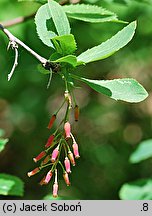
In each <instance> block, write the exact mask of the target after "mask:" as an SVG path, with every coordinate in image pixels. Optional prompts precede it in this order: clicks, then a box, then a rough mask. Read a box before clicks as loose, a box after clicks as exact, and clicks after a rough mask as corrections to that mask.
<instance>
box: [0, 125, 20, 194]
mask: <svg viewBox="0 0 152 216" xmlns="http://www.w3.org/2000/svg"><path fill="white" fill-rule="evenodd" d="M4 135H5V132H4V130H2V129H0V152H1V151H3V150H4V148H5V144H6V143H7V142H8V139H4V138H2V136H4ZM23 188H24V183H23V182H22V180H21V179H19V178H18V177H16V176H12V175H8V174H3V173H0V195H5V196H6V195H12V196H23V192H24V189H23Z"/></svg>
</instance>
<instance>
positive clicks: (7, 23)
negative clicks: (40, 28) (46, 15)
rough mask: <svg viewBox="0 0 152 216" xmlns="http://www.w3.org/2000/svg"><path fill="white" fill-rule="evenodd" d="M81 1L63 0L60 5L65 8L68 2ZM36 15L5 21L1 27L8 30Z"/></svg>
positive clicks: (76, 0) (77, 0)
mask: <svg viewBox="0 0 152 216" xmlns="http://www.w3.org/2000/svg"><path fill="white" fill-rule="evenodd" d="M80 1H81V0H61V1H60V2H59V4H60V5H62V6H63V5H65V4H67V3H68V2H70V3H71V4H76V3H79V2H80ZM35 14H36V13H32V14H30V15H28V16H21V17H17V18H15V19H12V20H7V21H3V22H0V23H1V25H2V26H3V27H5V28H8V27H11V26H14V25H17V24H20V23H23V22H25V21H28V20H29V19H32V18H33V17H35Z"/></svg>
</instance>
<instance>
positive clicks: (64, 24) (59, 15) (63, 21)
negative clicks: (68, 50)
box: [48, 0, 70, 35]
mask: <svg viewBox="0 0 152 216" xmlns="http://www.w3.org/2000/svg"><path fill="white" fill-rule="evenodd" d="M48 5H49V9H50V13H51V17H52V19H53V22H54V25H55V27H56V30H57V32H58V34H59V35H67V34H70V24H69V21H68V19H67V16H66V14H65V12H64V11H63V9H62V6H60V5H59V4H58V3H57V2H55V1H53V0H48Z"/></svg>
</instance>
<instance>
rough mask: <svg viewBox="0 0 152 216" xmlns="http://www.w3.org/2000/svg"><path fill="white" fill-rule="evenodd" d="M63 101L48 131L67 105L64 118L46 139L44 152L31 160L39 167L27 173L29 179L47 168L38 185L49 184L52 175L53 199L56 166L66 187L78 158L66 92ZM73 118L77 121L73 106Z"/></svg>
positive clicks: (70, 106)
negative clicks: (60, 170)
mask: <svg viewBox="0 0 152 216" xmlns="http://www.w3.org/2000/svg"><path fill="white" fill-rule="evenodd" d="M64 96H65V99H64V101H63V103H62V105H61V107H60V108H59V109H58V111H57V112H56V114H54V115H52V117H51V119H50V122H49V124H48V127H47V128H48V129H51V128H52V126H53V124H54V122H55V120H56V118H57V114H58V112H59V111H60V109H61V108H62V107H63V105H65V103H66V104H67V108H66V111H65V116H64V118H63V119H62V121H61V122H60V124H59V125H58V128H57V129H56V130H55V132H54V133H52V134H51V135H50V137H49V138H48V140H47V142H46V144H45V147H44V150H43V151H42V152H41V153H40V154H39V155H38V156H37V157H35V158H33V160H34V162H35V163H37V162H39V161H40V166H39V167H37V168H35V169H34V170H32V171H31V172H28V176H29V177H31V176H33V175H35V174H37V173H38V172H40V171H41V170H42V169H43V168H46V167H49V171H48V172H47V173H46V175H45V176H44V177H43V179H42V180H41V181H40V185H46V184H48V183H49V182H50V180H51V179H52V177H53V175H54V177H55V178H54V179H55V180H54V184H53V197H57V196H58V171H59V169H58V166H59V165H60V166H61V168H62V171H63V179H64V181H65V183H66V185H67V186H69V185H70V180H69V174H70V173H71V164H72V165H73V166H75V164H76V163H75V158H76V159H78V158H79V157H80V155H79V150H78V144H77V142H76V140H75V138H74V136H73V134H72V133H71V124H70V122H69V121H70V120H69V114H70V111H71V109H72V108H73V106H72V99H71V95H70V94H69V92H68V91H65V94H64ZM74 117H75V121H78V118H79V107H78V105H75V106H74ZM63 155H64V160H63V161H62V159H61V156H62V157H63Z"/></svg>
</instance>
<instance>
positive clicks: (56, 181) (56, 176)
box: [54, 169, 58, 184]
mask: <svg viewBox="0 0 152 216" xmlns="http://www.w3.org/2000/svg"><path fill="white" fill-rule="evenodd" d="M54 183H55V184H57V183H58V171H57V169H55V181H54Z"/></svg>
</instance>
